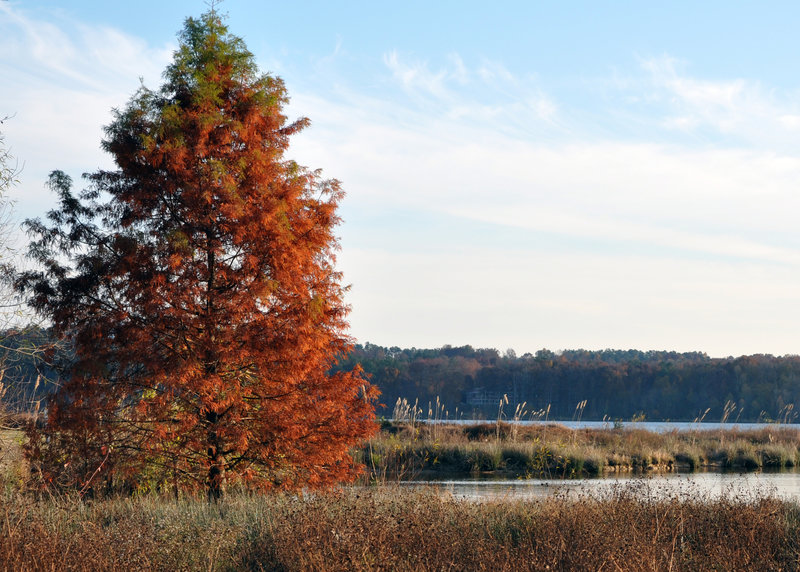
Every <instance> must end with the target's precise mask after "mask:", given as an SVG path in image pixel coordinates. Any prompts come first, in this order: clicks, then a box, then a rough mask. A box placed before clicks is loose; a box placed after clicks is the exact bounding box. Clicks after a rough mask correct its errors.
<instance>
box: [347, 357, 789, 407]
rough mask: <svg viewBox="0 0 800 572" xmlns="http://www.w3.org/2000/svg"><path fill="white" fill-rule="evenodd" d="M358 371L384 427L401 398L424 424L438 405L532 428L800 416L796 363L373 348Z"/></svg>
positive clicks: (784, 360)
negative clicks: (374, 390)
mask: <svg viewBox="0 0 800 572" xmlns="http://www.w3.org/2000/svg"><path fill="white" fill-rule="evenodd" d="M356 363H359V364H361V366H362V367H363V368H364V370H365V371H366V372H367V373H369V374H370V375H371V381H372V383H374V384H375V385H377V386H378V387H379V388H380V389H381V391H382V392H383V394H382V397H381V400H380V401H381V403H382V404H384V407H383V409H382V411H381V414H382V415H384V416H386V417H390V416H392V414H393V409H394V406H395V404H396V402H397V400H398V398H400V399H403V398H405V399H406V400H407V401H409V402H410V403H411V404H413V403H414V402H415V400H416V401H417V403H418V405H419V407H420V408H421V409H422V415H421V417H422V418H424V417H427V416H428V412H429V410H431V411H432V412H433V410H435V409H436V399H437V397H438V398H439V401H440V403H441V404H442V406H441V407H440V409H439V412H438V417H445V416H447V417H449V418H450V419H453V418H455V417H459V418H460V417H464V418H468V417H473V416H482V417H485V418H487V419H493V418H496V417H497V414H498V410H499V408H500V407H499V406H500V403H499V402H500V400H501V399H503V401H504V403H503V410H502V414H503V416H505V417H507V418H511V417H513V415H514V412H515V410H516V406H517V405H518V404H522V403H525V410H526V411H527V414H526V416H525V417H526V418H530V416H531V414H532V413H533V414H535V413H536V412H546V413H543V414H542V416H544V415H547V417H548V418H549V419H561V420H568V419H573V418H576V417H578V416H582V418H583V419H584V420H589V419H592V420H602V419H607V420H609V421H612V422H613V421H615V420H620V421H629V420H631V419H632V418H638V419H642V418H644V419H647V420H652V421H659V420H671V421H693V420H695V419H700V418H704V420H705V421H720V420H721V419H722V418H723V417H725V418H726V420H727V422H729V423H731V422H734V421H736V420H738V421H742V422H744V421H780V422H791V421H793V420H795V419H796V417H797V412H798V411H797V410H796V408H795V404H797V405H798V408H800V356H796V355H789V356H784V357H775V356H772V355H751V356H742V357H738V358H732V357H731V358H723V359H717V358H714V359H712V358H710V357H708V356H707V355H706V354H704V353H699V352H689V353H677V352H667V351H637V350H602V351H587V350H566V351H560V352H558V353H555V352H552V351H550V350H546V349H543V350H540V351H538V352H536V353H535V354H530V353H526V354H524V355H522V356H517V355H516V354H514V352H513V351H511V350H509V351H506V352H504V353H502V354H501V353H500V352H498V351H497V350H495V349H474V348H472V347H471V346H462V347H451V346H444V347H442V348H439V349H415V348H412V349H400V348H398V347H392V348H385V347H380V346H376V345H373V344H369V343H367V344H366V345H358V346H356V348H355V350H354V351H353V352H352V354H351V355H350V356H348V358H347V359H346V360H345V361H344V363H343V364H342V365H341V367H345V368H349V367H352V366H353V365H354V364H356ZM506 398H507V400H508V403H507V404H506V403H505V399H506ZM584 402H585V403H584ZM429 404H430V405H429ZM581 405H582V406H581ZM456 408H458V411H457V412H456ZM548 408H549V409H548ZM434 414H435V412H434Z"/></svg>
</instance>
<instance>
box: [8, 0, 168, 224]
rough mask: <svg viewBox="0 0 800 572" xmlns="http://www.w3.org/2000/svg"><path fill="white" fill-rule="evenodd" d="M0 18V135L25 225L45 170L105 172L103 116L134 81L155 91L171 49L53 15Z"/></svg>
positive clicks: (41, 198)
mask: <svg viewBox="0 0 800 572" xmlns="http://www.w3.org/2000/svg"><path fill="white" fill-rule="evenodd" d="M0 15H2V18H0V53H2V54H3V58H2V59H0V76H1V77H3V82H0V101H2V105H3V109H2V110H0V112H2V113H3V114H10V115H13V116H14V117H13V119H11V120H9V121H8V122H6V124H5V125H4V126H3V129H4V132H5V133H6V137H7V141H8V143H9V144H10V145H12V146H13V151H14V153H15V155H16V156H17V157H19V158H20V159H21V160H24V162H25V169H24V171H23V173H22V174H21V181H22V184H21V186H19V187H18V188H16V189H14V198H16V199H17V210H18V211H19V213H20V216H23V217H28V216H33V215H34V214H38V212H37V211H40V209H41V205H42V204H43V203H45V201H47V198H48V196H47V193H46V191H45V190H44V181H45V179H46V176H47V173H49V172H50V171H51V170H53V169H64V170H66V171H68V172H71V174H73V175H75V176H78V175H80V174H81V173H82V172H83V171H91V170H93V169H95V168H97V167H98V166H109V162H110V160H109V158H108V157H106V156H105V155H104V154H103V153H102V152H101V151H100V140H101V138H102V135H103V132H102V127H103V126H104V125H106V124H108V123H109V122H110V120H111V109H112V108H114V107H121V106H123V105H124V104H125V102H126V101H127V100H128V98H129V97H130V96H131V95H132V94H133V92H134V91H135V90H136V89H137V87H138V85H139V78H143V79H144V80H145V81H147V82H149V83H150V84H151V85H153V84H155V85H156V86H157V85H158V83H159V81H160V74H161V71H162V70H163V68H164V66H165V65H166V63H167V62H168V61H169V60H170V57H171V53H172V51H173V49H174V48H173V47H172V46H171V45H166V46H161V47H152V46H149V45H148V44H147V43H146V42H145V41H143V40H142V39H140V38H135V37H132V36H128V35H126V34H125V33H123V32H121V31H119V30H115V29H113V28H109V27H93V26H88V25H86V24H83V23H81V22H75V21H71V20H67V19H64V17H63V16H61V15H56V14H53V15H52V16H51V17H50V18H49V19H43V17H42V16H37V17H33V16H30V15H29V14H28V13H27V12H26V11H25V9H24V6H19V7H18V6H16V5H7V4H6V3H0ZM45 204H46V203H45Z"/></svg>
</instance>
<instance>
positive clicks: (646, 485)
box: [402, 472, 800, 500]
mask: <svg viewBox="0 0 800 572" xmlns="http://www.w3.org/2000/svg"><path fill="white" fill-rule="evenodd" d="M402 485H403V486H407V487H421V486H425V487H434V488H436V489H437V490H439V491H440V492H441V493H443V494H447V495H452V496H453V497H454V498H458V499H465V500H491V499H526V498H544V497H548V496H561V497H564V496H566V497H571V496H574V497H578V496H592V497H596V498H599V497H603V496H607V495H610V494H612V493H614V492H615V491H618V490H619V489H620V487H623V488H625V490H627V491H629V492H631V493H632V494H635V495H636V496H640V497H642V498H648V497H650V498H671V497H683V498H692V499H697V500H703V499H712V498H718V497H720V496H723V495H725V496H728V497H735V498H737V499H755V498H759V497H764V496H773V497H778V498H784V499H789V500H800V472H775V473H765V472H760V473H689V474H667V475H638V476H631V475H627V476H613V477H604V478H599V479H585V480H567V481H565V480H558V479H521V480H483V479H481V480H478V479H453V480H437V481H407V482H404V483H402Z"/></svg>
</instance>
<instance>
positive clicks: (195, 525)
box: [0, 487, 800, 571]
mask: <svg viewBox="0 0 800 572" xmlns="http://www.w3.org/2000/svg"><path fill="white" fill-rule="evenodd" d="M2 501H3V503H2V508H0V519H1V520H2V524H0V569H4V570H67V569H69V570H121V569H122V570H128V571H135V570H283V571H295V570H298V571H299V570H401V571H402V570H423V571H424V570H547V569H549V570H620V569H621V570H633V571H636V570H791V569H797V568H798V565H799V564H800V559H799V549H800V544H799V543H798V540H799V539H800V508H799V507H798V506H797V505H795V504H792V503H788V502H784V501H780V500H776V499H771V498H758V497H753V496H750V495H743V496H741V497H737V495H736V494H729V495H727V496H725V497H722V498H720V499H718V500H714V501H710V502H703V501H701V500H697V499H695V498H694V497H692V496H691V495H675V496H673V497H661V496H658V495H654V496H652V497H651V498H649V499H647V498H644V499H643V495H642V494H641V492H640V491H638V492H637V491H635V490H630V489H626V488H619V489H615V490H613V491H612V492H611V493H609V494H608V496H605V497H602V498H596V497H592V496H589V495H588V494H584V495H581V494H579V495H577V496H572V497H569V498H567V497H562V498H550V499H546V500H538V501H508V500H504V501H488V502H481V503H472V502H464V501H458V500H455V499H453V498H449V497H446V496H442V495H440V494H438V493H435V492H432V491H429V490H421V491H408V490H406V489H394V488H391V487H389V488H385V487H378V488H373V489H352V490H347V491H343V492H342V491H340V492H338V493H331V494H325V495H314V496H309V497H305V498H304V497H293V496H284V495H278V496H247V495H239V496H234V497H231V498H228V499H227V500H226V501H225V502H224V503H223V504H221V505H209V504H208V503H207V502H205V501H202V500H181V501H179V502H177V503H176V502H175V501H169V500H162V499H158V498H141V499H129V500H110V501H104V502H98V503H95V504H82V503H80V502H77V501H68V500H64V499H61V500H52V499H51V500H48V501H43V502H38V503H31V502H30V500H29V499H26V498H22V497H15V496H8V495H7V496H6V497H4V498H3V499H2Z"/></svg>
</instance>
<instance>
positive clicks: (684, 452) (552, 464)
mask: <svg viewBox="0 0 800 572" xmlns="http://www.w3.org/2000/svg"><path fill="white" fill-rule="evenodd" d="M799 446H800V431H798V430H796V429H788V428H784V427H781V426H780V425H775V426H774V427H769V428H765V429H759V430H755V431H740V430H738V429H736V428H730V429H725V430H719V431H717V430H714V431H701V430H697V431H671V432H669V433H654V432H650V431H645V430H643V429H638V428H636V426H635V424H631V425H630V426H628V427H624V428H608V429H577V430H573V429H568V428H566V427H564V426H561V425H558V424H549V425H537V426H516V425H512V424H499V425H498V424H495V423H487V424H483V425H473V426H463V425H447V424H438V425H433V424H424V423H422V424H420V423H417V424H413V425H412V424H408V423H400V424H395V423H384V425H383V426H382V429H381V432H380V434H379V435H378V436H377V437H376V438H374V439H372V440H371V441H370V442H368V443H367V444H365V445H364V447H363V448H362V449H360V450H359V451H357V452H356V455H357V457H358V458H359V460H361V461H362V462H364V463H365V464H366V465H367V467H368V470H369V472H370V477H371V478H372V479H374V480H378V481H382V480H393V479H408V478H415V477H418V476H424V475H425V474H426V473H432V472H443V473H452V474H468V473H481V472H500V473H504V474H507V475H509V476H514V477H550V478H570V477H585V476H597V475H601V474H603V473H605V472H608V471H663V472H672V471H693V470H697V469H701V468H705V469H737V470H754V469H761V468H771V469H781V468H789V467H794V466H796V465H797V464H798V463H800V449H799V448H798V447H799Z"/></svg>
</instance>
